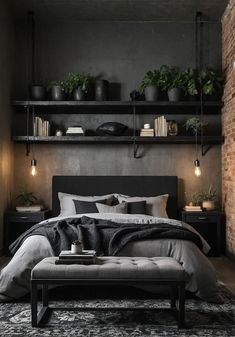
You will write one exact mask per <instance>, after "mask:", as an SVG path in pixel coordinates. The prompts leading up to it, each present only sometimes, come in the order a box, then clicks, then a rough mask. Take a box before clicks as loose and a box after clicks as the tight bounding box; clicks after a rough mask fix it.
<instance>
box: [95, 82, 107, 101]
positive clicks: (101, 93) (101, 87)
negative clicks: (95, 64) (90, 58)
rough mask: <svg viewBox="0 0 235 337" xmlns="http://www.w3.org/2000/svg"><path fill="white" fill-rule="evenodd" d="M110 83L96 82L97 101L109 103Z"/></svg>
mask: <svg viewBox="0 0 235 337" xmlns="http://www.w3.org/2000/svg"><path fill="white" fill-rule="evenodd" d="M108 94H109V82H108V81H106V80H96V82H95V99H96V101H107V100H108V98H109V95H108Z"/></svg>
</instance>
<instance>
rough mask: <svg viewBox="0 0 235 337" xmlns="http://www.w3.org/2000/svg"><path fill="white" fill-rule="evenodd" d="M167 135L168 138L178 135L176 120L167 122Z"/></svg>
mask: <svg viewBox="0 0 235 337" xmlns="http://www.w3.org/2000/svg"><path fill="white" fill-rule="evenodd" d="M167 134H168V136H177V135H178V123H177V122H176V121H175V120H172V121H167Z"/></svg>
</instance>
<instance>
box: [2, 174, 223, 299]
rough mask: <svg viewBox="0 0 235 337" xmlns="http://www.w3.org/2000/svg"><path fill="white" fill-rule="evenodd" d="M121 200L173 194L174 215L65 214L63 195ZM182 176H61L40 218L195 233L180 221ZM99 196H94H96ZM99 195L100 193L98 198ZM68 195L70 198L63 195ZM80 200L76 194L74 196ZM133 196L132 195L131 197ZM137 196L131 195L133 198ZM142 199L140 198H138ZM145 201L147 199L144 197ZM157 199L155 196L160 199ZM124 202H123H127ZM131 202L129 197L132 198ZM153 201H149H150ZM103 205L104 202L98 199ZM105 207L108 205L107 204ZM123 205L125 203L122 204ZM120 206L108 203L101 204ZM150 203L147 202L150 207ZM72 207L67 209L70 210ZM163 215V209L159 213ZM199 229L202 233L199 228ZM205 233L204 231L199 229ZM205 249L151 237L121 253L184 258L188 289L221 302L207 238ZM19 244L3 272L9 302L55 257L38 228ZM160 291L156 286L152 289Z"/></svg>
mask: <svg viewBox="0 0 235 337" xmlns="http://www.w3.org/2000/svg"><path fill="white" fill-rule="evenodd" d="M114 193H115V196H117V199H118V198H119V199H118V200H119V203H120V205H121V204H126V203H125V202H123V199H124V200H125V198H129V197H135V196H139V197H143V198H146V200H152V199H151V198H152V197H155V196H165V195H167V196H168V197H167V202H166V204H165V210H164V211H166V212H167V214H168V216H169V218H167V217H165V216H162V215H161V213H160V215H161V216H156V214H154V213H153V214H154V215H151V214H150V213H149V214H147V215H146V214H121V213H120V214H119V213H110V212H109V211H108V212H102V213H100V212H95V213H89V214H86V213H83V214H70V212H71V211H69V212H67V213H66V212H65V213H63V212H62V211H61V210H62V202H61V200H62V199H61V195H65V196H66V194H69V195H70V194H72V195H80V196H83V197H86V196H87V197H90V196H94V195H95V196H97V197H99V196H104V195H110V194H114ZM177 195H178V180H177V177H175V176H147V177H146V176H118V177H117V176H55V177H53V181H52V215H53V217H52V218H51V219H49V220H47V221H44V222H42V223H40V225H39V227H40V228H41V229H43V230H45V229H48V228H49V227H50V226H52V225H54V223H55V222H57V223H58V222H59V223H60V222H61V221H67V222H68V221H71V219H72V221H78V220H79V221H80V219H81V218H82V219H84V217H85V219H86V218H89V219H93V221H103V222H109V221H111V223H115V224H120V226H121V225H122V226H125V224H126V225H130V224H134V225H138V226H140V225H149V226H152V227H153V226H155V227H156V228H158V227H159V226H161V225H164V224H167V225H168V226H171V227H172V228H176V227H182V228H185V229H186V230H189V231H190V232H192V233H196V231H195V230H194V229H193V228H191V226H189V225H188V224H185V223H183V222H181V221H179V220H177V211H178V205H177ZM93 198H94V197H93ZM98 199H99V198H98ZM63 200H66V199H63ZM73 200H74V199H73ZM126 200H129V199H126ZM130 200H131V198H130ZM138 200H139V199H138ZM141 200H142V199H141ZM154 200H155V199H154ZM121 201H122V202H121ZM127 203H128V202H127ZM147 203H148V201H147ZM96 205H97V207H98V205H99V207H100V204H99V203H96ZM101 206H102V205H101ZM121 206H123V205H121ZM103 207H104V209H105V210H106V209H108V210H109V208H108V207H119V206H118V205H116V206H108V207H107V206H102V207H101V209H103ZM146 207H147V206H146ZM66 211H67V209H66ZM157 215H158V213H157ZM197 234H198V233H197ZM198 235H199V234H198ZM201 242H202V248H201V249H199V248H198V247H197V245H196V244H195V243H194V242H191V241H187V240H181V239H178V238H177V239H175V238H165V239H155V238H151V237H148V238H147V239H140V240H133V241H129V242H128V243H127V244H125V245H124V246H122V248H121V249H120V250H119V251H118V253H117V255H119V256H144V257H154V256H170V257H173V258H175V259H176V260H177V261H179V262H180V263H181V264H182V265H183V266H184V269H185V270H186V273H187V284H186V289H187V290H189V291H190V292H192V293H194V294H196V296H198V297H199V298H201V299H203V300H206V301H209V302H221V297H220V294H219V291H218V283H217V278H216V272H215V270H214V268H213V266H212V265H211V263H210V262H209V260H208V259H207V257H206V253H208V251H209V249H210V247H209V246H208V244H207V243H206V242H205V240H204V239H203V238H201ZM18 243H19V244H18V245H16V246H17V249H16V251H15V252H14V253H15V254H14V256H13V258H12V260H11V261H10V263H9V264H8V265H7V266H6V267H5V268H4V269H3V270H2V271H1V274H0V301H2V302H4V301H9V300H14V299H17V298H19V297H21V296H23V295H25V294H26V293H27V292H28V291H29V280H30V272H31V270H32V268H33V267H34V266H35V265H36V264H37V263H38V262H39V261H41V260H42V259H43V258H45V257H49V256H54V255H55V249H54V247H53V245H52V244H51V243H50V242H49V241H48V238H47V237H45V236H44V235H41V232H39V234H38V232H37V231H36V230H35V231H34V232H33V233H29V235H28V236H24V237H22V239H21V241H20V239H19V242H18ZM152 291H154V289H152Z"/></svg>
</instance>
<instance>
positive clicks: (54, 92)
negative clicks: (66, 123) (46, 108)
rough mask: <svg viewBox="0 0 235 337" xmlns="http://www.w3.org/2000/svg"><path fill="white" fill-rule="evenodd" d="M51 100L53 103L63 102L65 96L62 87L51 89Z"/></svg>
mask: <svg viewBox="0 0 235 337" xmlns="http://www.w3.org/2000/svg"><path fill="white" fill-rule="evenodd" d="M51 99H52V101H63V100H64V99H65V94H64V91H63V88H62V87H61V85H53V86H52V87H51Z"/></svg>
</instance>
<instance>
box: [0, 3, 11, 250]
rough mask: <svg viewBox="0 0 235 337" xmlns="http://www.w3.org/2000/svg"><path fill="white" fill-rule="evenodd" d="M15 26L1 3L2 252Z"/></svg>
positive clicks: (8, 192)
mask: <svg viewBox="0 0 235 337" xmlns="http://www.w3.org/2000/svg"><path fill="white" fill-rule="evenodd" d="M13 40H14V39H13V25H12V22H11V17H10V15H9V12H8V9H7V7H6V4H5V2H4V1H0V79H1V81H0V251H1V249H2V244H3V213H4V211H5V209H6V208H7V206H8V204H9V202H10V199H11V186H12V181H13V146H12V143H11V141H10V134H11V103H10V95H11V84H12V66H13V62H12V61H13V53H14V49H13Z"/></svg>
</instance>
